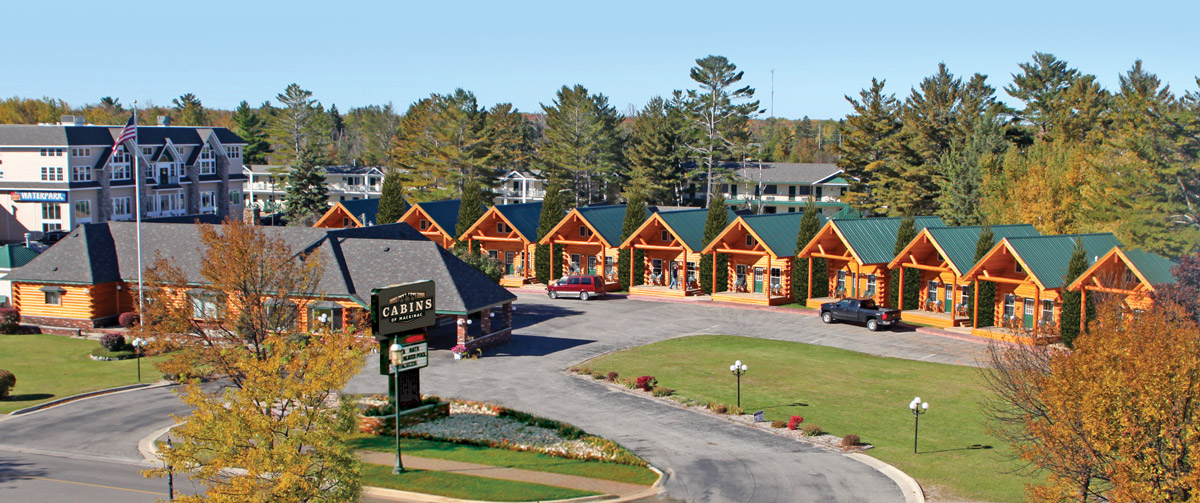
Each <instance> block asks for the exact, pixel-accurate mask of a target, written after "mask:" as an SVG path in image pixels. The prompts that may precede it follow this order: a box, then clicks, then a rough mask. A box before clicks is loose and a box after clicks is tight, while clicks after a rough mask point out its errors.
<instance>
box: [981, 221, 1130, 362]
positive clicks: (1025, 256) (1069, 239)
mask: <svg viewBox="0 0 1200 503" xmlns="http://www.w3.org/2000/svg"><path fill="white" fill-rule="evenodd" d="M1077 242H1079V243H1082V244H1083V248H1084V250H1085V252H1086V253H1087V257H1088V262H1089V264H1090V262H1091V261H1093V260H1095V258H1098V257H1100V256H1101V255H1104V254H1105V253H1107V252H1108V251H1110V250H1112V249H1113V248H1114V247H1117V246H1120V245H1121V242H1120V241H1118V240H1117V238H1116V236H1113V235H1112V234H1109V233H1099V234H1067V235H1056V236H1022V237H1007V238H1004V239H1002V240H1000V242H999V243H996V246H994V247H992V249H991V250H989V251H988V253H987V255H984V257H983V258H982V259H980V260H979V262H978V263H976V264H975V265H974V266H972V267H971V269H970V270H969V271H967V272H966V273H964V274H963V280H964V281H969V282H973V283H974V284H975V285H976V288H978V285H979V282H980V281H990V282H992V283H995V285H996V298H995V310H994V317H993V319H992V320H989V321H991V323H990V325H991V326H987V325H989V324H988V323H987V322H986V321H985V322H982V323H981V322H980V320H979V302H980V300H979V298H978V296H975V299H974V300H973V301H972V305H971V310H972V313H973V314H972V316H971V319H972V320H973V322H972V324H971V333H972V334H973V335H977V336H981V337H988V338H993V339H1002V340H1007V339H1011V338H1013V336H1016V337H1019V338H1027V337H1041V338H1047V339H1052V338H1056V337H1057V336H1058V320H1059V316H1060V314H1061V312H1062V302H1061V299H1062V295H1061V294H1062V290H1063V288H1065V287H1066V286H1067V285H1065V284H1064V278H1065V277H1066V275H1067V265H1068V263H1069V262H1070V261H1071V254H1072V253H1074V251H1075V246H1076V243H1077ZM985 302H986V301H985Z"/></svg>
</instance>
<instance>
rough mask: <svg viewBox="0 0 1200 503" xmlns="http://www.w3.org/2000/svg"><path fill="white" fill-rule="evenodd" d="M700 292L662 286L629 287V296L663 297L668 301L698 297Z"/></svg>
mask: <svg viewBox="0 0 1200 503" xmlns="http://www.w3.org/2000/svg"><path fill="white" fill-rule="evenodd" d="M702 293H704V292H702V291H701V290H700V289H699V288H694V289H688V290H682V289H679V288H672V287H670V286H662V285H637V286H632V287H629V295H644V296H647V297H664V298H670V299H682V298H684V297H687V296H689V295H700V294H702Z"/></svg>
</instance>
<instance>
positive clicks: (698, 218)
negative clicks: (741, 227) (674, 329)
mask: <svg viewBox="0 0 1200 503" xmlns="http://www.w3.org/2000/svg"><path fill="white" fill-rule="evenodd" d="M726 211H727V212H728V218H729V220H734V219H736V218H737V215H736V214H735V213H734V212H733V211H732V210H726ZM707 220H708V210H705V209H694V210H677V211H660V212H658V213H654V214H651V215H650V218H648V219H646V222H645V223H643V224H642V225H641V226H640V227H638V229H637V230H636V231H634V233H633V234H631V235H630V236H629V239H626V240H625V241H624V242H623V243H621V248H624V249H628V250H630V251H631V253H632V252H634V251H637V250H642V252H643V260H642V263H641V264H633V267H630V268H629V269H630V270H629V274H630V279H631V281H630V287H629V294H630V295H647V296H654V297H668V298H679V297H685V296H688V295H698V294H700V293H701V292H702V290H701V289H700V274H699V267H700V253H701V251H702V250H704V247H705V245H706V244H707V243H705V242H704V224H705V222H706V221H707ZM639 270H640V271H641V279H642V281H641V283H640V284H636V285H635V284H634V283H637V282H636V281H632V279H633V278H634V277H635V276H636V275H637V274H638V271H639Z"/></svg>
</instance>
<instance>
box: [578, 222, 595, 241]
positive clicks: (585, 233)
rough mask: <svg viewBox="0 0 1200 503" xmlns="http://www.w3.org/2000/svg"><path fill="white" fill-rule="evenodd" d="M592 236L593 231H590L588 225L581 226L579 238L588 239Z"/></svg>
mask: <svg viewBox="0 0 1200 503" xmlns="http://www.w3.org/2000/svg"><path fill="white" fill-rule="evenodd" d="M591 235H592V230H591V229H589V228H588V227H587V226H586V225H580V226H579V237H582V238H586V237H588V236H591Z"/></svg>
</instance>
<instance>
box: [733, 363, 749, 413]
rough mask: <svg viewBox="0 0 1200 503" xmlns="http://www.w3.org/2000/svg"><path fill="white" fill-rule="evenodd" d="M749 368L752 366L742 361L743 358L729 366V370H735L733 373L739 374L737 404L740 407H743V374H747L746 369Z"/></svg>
mask: <svg viewBox="0 0 1200 503" xmlns="http://www.w3.org/2000/svg"><path fill="white" fill-rule="evenodd" d="M749 368H750V367H747V366H746V364H744V363H742V361H741V360H738V361H735V362H733V365H730V366H729V371H730V372H733V375H735V376H737V391H738V394H737V397H738V399H737V406H738V408H739V409H740V408H742V374H745V373H746V370H747V369H749Z"/></svg>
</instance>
